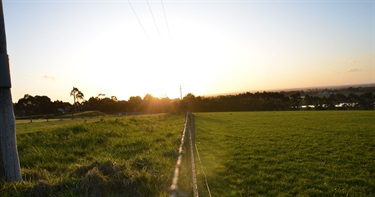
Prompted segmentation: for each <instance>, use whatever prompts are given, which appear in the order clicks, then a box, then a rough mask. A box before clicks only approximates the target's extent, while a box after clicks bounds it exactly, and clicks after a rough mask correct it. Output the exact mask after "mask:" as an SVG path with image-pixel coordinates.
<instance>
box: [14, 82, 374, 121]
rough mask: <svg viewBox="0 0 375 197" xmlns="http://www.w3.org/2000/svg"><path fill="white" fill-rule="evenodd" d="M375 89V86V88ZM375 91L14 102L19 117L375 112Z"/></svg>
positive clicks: (76, 92) (40, 98)
mask: <svg viewBox="0 0 375 197" xmlns="http://www.w3.org/2000/svg"><path fill="white" fill-rule="evenodd" d="M374 89H375V87H374ZM373 92H375V90H373V89H370V91H367V92H361V93H359V92H354V93H348V92H342V91H334V90H320V91H316V90H314V91H312V90H310V91H290V92H256V93H250V92H246V93H240V94H236V95H222V96H212V97H204V96H195V95H194V94H191V93H189V94H187V95H186V96H185V97H183V99H182V100H180V99H170V98H168V97H166V98H158V97H154V96H152V95H151V94H146V95H145V96H144V97H143V98H141V97H140V96H131V97H130V98H129V100H127V101H126V100H118V99H117V97H116V96H111V97H105V95H104V94H99V95H98V96H96V97H90V98H89V99H88V100H85V99H84V94H83V93H82V92H81V91H79V90H78V88H73V90H72V91H71V93H70V95H71V96H73V99H74V103H73V104H70V103H69V102H63V101H59V100H56V101H53V102H52V101H51V99H50V98H49V97H48V96H39V95H36V96H32V95H29V94H25V96H24V97H23V98H21V99H19V100H18V102H17V103H14V112H15V115H16V116H17V117H24V116H36V115H46V114H50V115H53V114H54V115H56V114H64V113H74V112H77V111H79V112H83V111H91V110H97V111H101V112H103V113H107V114H130V113H184V112H186V111H191V112H220V111H277V110H302V109H305V110H308V109H310V110H334V109H336V110H337V109H346V110H347V109H363V110H370V109H374V105H375V95H374V93H373Z"/></svg>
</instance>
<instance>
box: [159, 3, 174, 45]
mask: <svg viewBox="0 0 375 197" xmlns="http://www.w3.org/2000/svg"><path fill="white" fill-rule="evenodd" d="M160 1H161V6H162V7H163V13H164V19H165V24H167V30H168V36H169V40H172V38H171V32H170V31H169V24H168V20H167V15H166V13H165V8H164V3H163V0H160Z"/></svg>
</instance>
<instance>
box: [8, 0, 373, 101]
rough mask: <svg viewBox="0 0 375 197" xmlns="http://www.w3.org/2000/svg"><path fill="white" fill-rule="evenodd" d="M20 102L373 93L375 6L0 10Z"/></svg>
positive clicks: (57, 5)
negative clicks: (75, 92) (354, 88)
mask: <svg viewBox="0 0 375 197" xmlns="http://www.w3.org/2000/svg"><path fill="white" fill-rule="evenodd" d="M3 8H4V17H5V28H6V34H7V47H8V55H9V59H10V71H11V79H12V89H11V90H12V96H13V101H14V102H17V101H18V99H20V98H22V97H23V96H24V95H25V94H30V95H46V96H48V97H50V98H51V99H52V100H53V101H54V100H63V101H67V102H71V103H72V102H73V98H72V97H71V96H70V91H71V90H72V89H73V87H77V88H78V89H79V90H80V91H81V92H83V94H84V95H85V99H89V98H90V97H96V96H98V95H99V94H105V95H106V96H108V97H110V96H116V97H117V98H118V99H120V100H128V99H129V97H130V96H141V97H143V96H145V95H146V94H148V93H149V94H152V95H153V96H155V97H169V98H179V97H180V87H182V94H183V95H186V94H187V93H193V94H194V95H196V96H205V95H215V94H225V93H237V92H247V91H250V92H252V91H264V90H265V91H267V90H278V89H289V88H304V87H320V86H336V85H349V84H368V83H375V1H373V0H348V1H346V0H342V1H338V0H326V1H323V0H279V1H278V0H273V1H268V0H265V1H260V0H148V1H147V0H3Z"/></svg>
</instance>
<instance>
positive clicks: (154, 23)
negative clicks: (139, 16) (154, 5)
mask: <svg viewBox="0 0 375 197" xmlns="http://www.w3.org/2000/svg"><path fill="white" fill-rule="evenodd" d="M146 1H147V5H148V8H149V10H150V13H151V16H152V19H153V20H154V24H155V27H156V30H157V31H158V34H159V38H160V39H161V35H160V31H159V28H158V25H157V24H156V20H155V17H154V14H153V13H152V10H151V6H150V3H149V2H148V0H146Z"/></svg>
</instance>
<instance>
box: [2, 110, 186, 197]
mask: <svg viewBox="0 0 375 197" xmlns="http://www.w3.org/2000/svg"><path fill="white" fill-rule="evenodd" d="M183 125H184V116H174V115H153V116H136V117H117V118H106V119H104V120H100V118H97V119H89V121H84V120H83V119H74V120H69V119H63V120H55V121H49V122H46V121H42V122H33V123H25V122H22V121H21V122H19V123H17V125H16V126H17V142H18V151H19V157H20V163H21V169H22V176H23V179H24V181H23V182H22V183H4V182H1V183H0V194H1V196H167V195H168V189H169V186H170V184H171V183H172V179H171V178H172V177H171V175H172V173H173V169H174V167H175V164H176V160H177V156H178V155H177V149H178V146H179V144H180V137H181V131H182V128H183Z"/></svg>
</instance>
